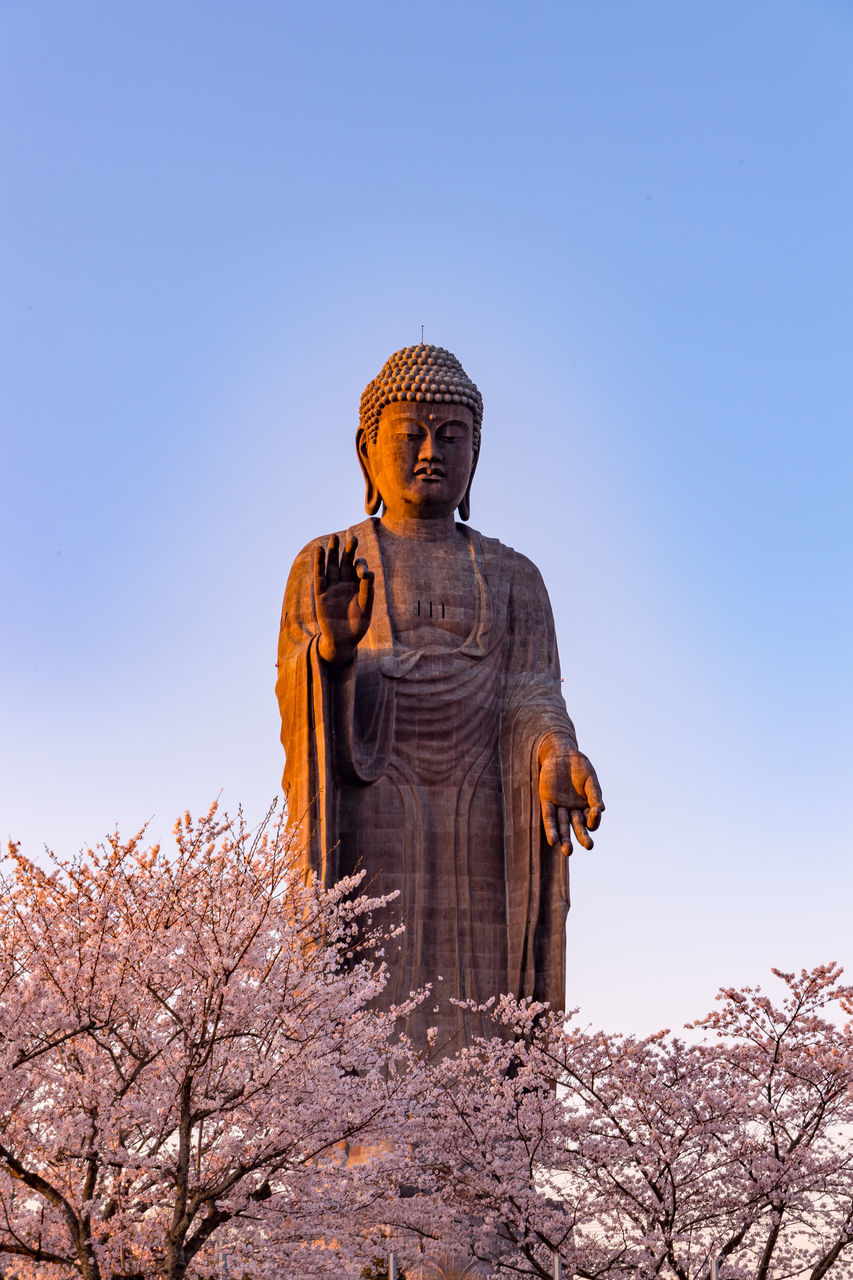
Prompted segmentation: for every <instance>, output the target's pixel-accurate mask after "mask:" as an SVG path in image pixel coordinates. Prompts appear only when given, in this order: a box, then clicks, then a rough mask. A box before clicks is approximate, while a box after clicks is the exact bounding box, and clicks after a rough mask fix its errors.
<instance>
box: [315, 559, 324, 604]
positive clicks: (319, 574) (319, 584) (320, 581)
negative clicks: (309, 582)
mask: <svg viewBox="0 0 853 1280" xmlns="http://www.w3.org/2000/svg"><path fill="white" fill-rule="evenodd" d="M325 590H326V552H325V550H324V548H323V547H317V548H316V549H315V551H314V595H315V596H321V595H322V594H323V592H324V591H325Z"/></svg>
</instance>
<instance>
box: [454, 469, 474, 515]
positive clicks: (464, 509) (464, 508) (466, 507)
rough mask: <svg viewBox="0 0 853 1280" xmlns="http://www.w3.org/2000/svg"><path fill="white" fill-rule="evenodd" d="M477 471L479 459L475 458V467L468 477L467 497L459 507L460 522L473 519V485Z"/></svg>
mask: <svg viewBox="0 0 853 1280" xmlns="http://www.w3.org/2000/svg"><path fill="white" fill-rule="evenodd" d="M476 470H477V458H476V457H475V458H474V465H473V466H472V468H471V474H470V476H469V477H468V488H467V489H466V490H465V497H464V498H463V499H462V501H461V502H460V503H459V507H458V511H459V519H460V520H470V519H471V485H472V483H473V481H474V472H475V471H476Z"/></svg>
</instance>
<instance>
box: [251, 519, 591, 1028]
mask: <svg viewBox="0 0 853 1280" xmlns="http://www.w3.org/2000/svg"><path fill="white" fill-rule="evenodd" d="M378 525H379V521H378V520H376V519H367V520H364V521H362V522H361V523H360V524H357V525H355V526H353V528H352V530H351V532H352V533H354V534H355V536H356V537H357V539H358V553H357V554H358V555H359V557H360V558H362V559H364V560H365V561H366V562H367V565H368V567H369V568H370V569H371V570H372V571H373V574H374V603H373V613H372V617H371V623H370V627H369V629H368V631H367V634H366V636H365V637H364V639H363V640H362V641H361V643H360V644H359V646H358V650H357V654H356V658H355V660H354V661H353V662H352V663H351V664H349V665H348V666H345V667H340V668H334V669H333V668H331V667H330V666H329V665H328V664H327V663H325V662H324V661H323V659H322V658H321V657H320V655H319V652H318V643H319V639H320V629H319V625H318V622H317V614H316V609H315V604H314V576H313V561H314V552H315V548H316V547H318V546H323V547H325V546H326V545H327V543H328V538H321V539H315V540H314V541H312V542H311V543H309V544H308V546H306V547H305V548H304V549H303V551H302V552H300V554H299V556H298V557H297V559H296V561H295V563H294V566H293V569H292V570H291V573H290V577H289V580H288V584H287V589H286V592H285V598H284V607H283V610H282V622H281V634H280V641H279V650H278V681H277V684H276V694H277V696H278V701H279V706H280V709H281V716H282V733H281V740H282V743H283V745H284V750H285V759H286V763H285V769H284V789H285V794H286V796H287V804H288V812H289V816H290V820H291V822H292V823H293V824H294V825H295V824H299V840H300V850H301V853H300V856H301V857H302V860H303V870H304V872H305V873H306V874H308V873H310V874H312V875H314V876H318V877H320V879H321V881H322V882H323V883H324V884H331V883H334V882H335V881H336V880H337V879H339V878H340V877H341V876H343V875H348V874H350V873H352V872H354V871H356V870H364V871H365V872H366V873H367V875H366V880H365V882H364V884H363V888H364V889H365V890H366V891H368V892H370V893H376V894H380V893H382V894H384V893H389V892H392V891H399V897H398V898H397V900H396V901H395V902H394V903H393V904H392V906H391V907H390V908H389V911H390V912H391V913H392V914H393V915H396V916H397V917H399V918H401V919H402V920H403V922H404V924H405V926H406V928H405V932H404V934H403V935H402V936H401V938H400V939H399V947H400V950H399V953H397V954H393V953H392V954H389V956H388V963H389V970H390V980H389V985H388V988H387V989H386V992H385V999H386V1001H387V1002H388V1003H397V1002H398V1001H401V1000H404V999H406V998H407V997H408V995H409V992H410V991H412V990H415V989H417V988H419V987H420V986H422V985H423V984H424V983H426V982H431V983H434V984H436V986H435V987H434V994H435V996H436V997H438V998H439V1001H440V1009H439V1011H438V1012H436V1011H434V1005H433V1001H432V1000H430V1001H428V1002H427V1004H426V1006H422V1008H421V1010H420V1011H419V1013H418V1014H417V1015H416V1016H415V1018H414V1019H412V1020H410V1022H409V1024H408V1026H407V1030H408V1031H409V1032H410V1033H411V1034H413V1035H414V1036H415V1038H417V1039H420V1038H422V1037H423V1036H424V1034H425V1032H426V1028H427V1027H428V1026H437V1027H438V1032H439V1037H440V1042H441V1043H442V1044H446V1045H447V1046H448V1048H449V1049H451V1050H453V1049H456V1048H458V1047H459V1045H460V1044H461V1043H464V1042H465V1041H466V1040H467V1039H468V1038H469V1037H470V1035H471V1034H472V1033H477V1032H479V1031H481V1030H482V1029H483V1024H482V1023H480V1022H479V1020H477V1019H473V1020H472V1019H470V1018H469V1017H468V1016H467V1015H465V1014H463V1013H462V1012H461V1011H460V1010H459V1009H458V1008H456V1007H454V1006H452V1005H450V1004H449V1002H448V1000H447V997H449V996H453V997H457V998H461V999H472V1000H476V1001H484V1000H486V999H488V998H489V997H490V996H497V995H500V994H502V993H504V992H510V993H512V994H514V995H516V996H531V997H533V998H534V999H537V1000H547V1001H549V1002H550V1004H551V1005H552V1006H553V1007H555V1008H563V1007H564V991H565V947H564V942H565V921H566V913H567V911H568V906H569V893H568V859H566V858H564V857H563V855H562V853H561V852H560V850H559V848H551V847H550V846H549V845H548V843H547V840H546V838H545V833H544V828H543V826H542V818H541V812H540V805H539V794H538V772H539V771H538V749H539V746H540V744H541V742H542V740H543V738H544V737H545V736H546V735H547V734H548V733H552V732H555V731H556V732H560V733H562V734H565V735H568V736H569V737H570V738H571V739H572V740H573V741H574V740H575V734H574V727H573V725H572V722H571V720H570V719H569V716H568V713H567V711H566V706H565V703H564V701H563V697H562V692H561V679H560V665H559V657H558V653H557V643H556V637H555V633H554V623H553V618H552V615H551V607H550V603H549V600H548V595H547V592H546V590H545V586H544V584H543V582H542V578H541V576H540V574H539V571H538V570H537V569H536V567H535V566H534V565H533V564H532V563H531V562H530V561H529V560H528V559H527V558H526V557H525V556H522V555H520V554H519V553H517V552H516V551H513V550H512V548H510V547H506V546H503V545H502V544H501V543H500V542H498V541H497V540H496V539H493V538H486V537H484V536H482V535H481V534H479V533H477V532H476V531H475V530H473V529H469V528H468V527H467V526H464V525H458V526H457V528H458V530H459V531H460V533H461V534H462V535H463V537H464V538H465V539H466V542H467V546H468V550H469V552H470V557H471V570H472V574H471V581H472V582H473V584H474V587H473V589H474V591H475V596H476V599H475V600H474V601H473V617H474V623H473V626H472V628H471V631H470V633H469V634H468V636H467V638H464V639H463V638H460V637H459V636H452V635H449V634H448V635H447V636H446V638H445V640H444V642H443V643H438V644H437V643H435V634H434V633H433V634H432V636H431V637H430V640H429V642H428V643H425V646H424V647H423V648H413V647H411V645H410V644H404V643H402V641H401V640H400V638H399V637H398V636H396V635H395V634H394V626H393V619H392V616H391V611H390V607H389V596H390V591H389V584H388V582H387V580H386V576H385V565H384V563H383V556H382V547H381V538H380V533H379V529H378ZM338 536H339V538H340V543H341V546H343V545H344V542H345V540H346V533H341V534H339V535H338ZM410 638H411V633H410Z"/></svg>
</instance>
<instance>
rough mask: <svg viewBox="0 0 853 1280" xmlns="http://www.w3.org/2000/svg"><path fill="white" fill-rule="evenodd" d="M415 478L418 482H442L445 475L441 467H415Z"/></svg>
mask: <svg viewBox="0 0 853 1280" xmlns="http://www.w3.org/2000/svg"><path fill="white" fill-rule="evenodd" d="M415 476H416V477H417V478H418V479H419V480H444V479H446V478H447V473H446V472H445V471H443V470H442V469H441V467H415Z"/></svg>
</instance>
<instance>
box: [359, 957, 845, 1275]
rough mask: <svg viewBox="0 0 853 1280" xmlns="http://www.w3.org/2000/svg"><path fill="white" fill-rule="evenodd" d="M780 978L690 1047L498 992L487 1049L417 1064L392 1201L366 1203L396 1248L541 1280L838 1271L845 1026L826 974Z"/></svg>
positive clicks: (832, 980) (730, 1005) (837, 978)
mask: <svg viewBox="0 0 853 1280" xmlns="http://www.w3.org/2000/svg"><path fill="white" fill-rule="evenodd" d="M774 972H776V971H774ZM777 978H778V979H779V980H780V981H781V984H782V986H783V998H782V999H781V1000H780V1001H777V1002H774V1001H772V1000H771V999H770V998H769V997H768V996H766V995H765V994H764V993H763V992H762V991H761V990H760V989H759V988H744V989H743V990H735V989H726V990H724V991H723V992H721V993H720V996H719V1001H720V1007H719V1008H718V1009H717V1010H716V1011H715V1012H714V1013H712V1014H709V1015H708V1017H707V1018H704V1019H702V1020H701V1021H700V1022H699V1023H697V1024H694V1034H693V1038H689V1039H684V1038H679V1037H673V1036H671V1035H669V1034H668V1033H663V1032H662V1033H659V1034H656V1035H653V1036H649V1037H646V1038H644V1039H640V1038H635V1037H630V1036H620V1035H610V1034H605V1033H601V1032H590V1031H588V1030H585V1029H582V1028H580V1027H579V1026H578V1025H577V1021H576V1019H571V1020H569V1021H566V1019H565V1018H564V1017H563V1016H562V1015H556V1014H554V1013H552V1012H549V1011H548V1010H547V1009H546V1008H544V1007H543V1006H540V1005H535V1004H532V1003H523V1002H522V1003H519V1002H515V1001H512V1000H509V999H503V1000H502V1001H500V1002H497V1003H496V1004H495V1005H494V1006H493V1007H492V1010H491V1012H492V1017H493V1019H494V1023H495V1031H496V1033H497V1034H496V1035H495V1036H494V1037H493V1038H491V1039H486V1038H481V1039H478V1040H475V1041H474V1042H473V1044H472V1045H471V1047H470V1048H468V1049H466V1050H464V1051H463V1052H462V1053H460V1054H458V1055H456V1056H455V1057H453V1058H448V1057H445V1058H441V1059H438V1060H436V1061H431V1060H430V1059H429V1057H428V1056H427V1055H422V1056H421V1058H420V1059H419V1060H418V1061H417V1062H415V1063H414V1064H413V1066H412V1068H411V1071H412V1079H410V1082H409V1091H408V1093H407V1095H406V1100H407V1105H408V1106H409V1108H410V1110H409V1117H408V1120H409V1126H410V1127H409V1142H410V1144H411V1145H410V1146H409V1148H408V1155H407V1158H403V1159H400V1163H399V1167H398V1168H397V1169H396V1170H395V1171H394V1173H393V1177H395V1178H396V1179H397V1181H398V1184H399V1187H400V1188H402V1189H404V1190H405V1192H406V1193H405V1194H403V1195H401V1196H399V1198H398V1201H397V1204H396V1207H394V1206H393V1203H392V1201H391V1199H390V1198H389V1197H387V1196H386V1198H385V1202H384V1204H377V1205H376V1212H377V1213H380V1212H385V1213H386V1214H389V1216H390V1224H391V1226H392V1228H393V1230H394V1231H396V1233H397V1239H398V1241H399V1242H400V1243H399V1244H398V1248H399V1249H400V1250H401V1255H402V1256H403V1257H408V1258H410V1259H415V1258H416V1257H417V1255H418V1253H420V1252H426V1253H429V1252H430V1251H431V1250H434V1249H436V1248H441V1247H447V1245H448V1242H453V1243H452V1247H453V1248H455V1249H456V1250H457V1251H458V1252H459V1253H460V1254H462V1255H465V1254H467V1255H468V1256H474V1257H477V1258H480V1259H482V1260H483V1261H484V1262H488V1263H489V1264H490V1265H491V1269H492V1272H493V1274H496V1275H519V1276H522V1275H533V1276H541V1277H551V1276H553V1274H554V1271H553V1267H554V1262H553V1259H554V1256H555V1255H559V1256H560V1257H561V1258H562V1259H563V1261H564V1264H565V1267H566V1270H567V1272H568V1273H571V1272H574V1273H575V1274H577V1275H580V1276H583V1277H585V1278H586V1280H598V1277H605V1276H614V1277H615V1276H623V1275H624V1276H636V1277H643V1278H645V1277H658V1276H661V1277H668V1278H669V1277H673V1278H676V1280H702V1278H703V1277H707V1276H708V1274H709V1271H710V1265H711V1262H712V1261H713V1260H715V1259H721V1260H722V1264H723V1268H724V1270H723V1274H724V1275H725V1274H729V1275H735V1276H738V1277H746V1276H749V1277H755V1280H770V1278H772V1280H781V1277H788V1276H795V1275H801V1276H803V1277H808V1278H809V1280H822V1278H823V1277H824V1276H825V1275H826V1274H827V1273H828V1272H829V1271H830V1270H833V1274H834V1275H837V1276H839V1277H840V1276H844V1275H849V1274H850V1273H851V1270H852V1269H853V1268H851V1254H853V1250H851V1248H850V1245H851V1240H853V1095H852V1094H851V1088H853V1033H851V1027H850V1025H849V1024H848V1025H847V1026H842V1025H840V1022H839V1016H833V1013H834V1014H835V1015H841V1014H842V1013H844V1012H846V1013H847V1014H849V1013H851V1012H852V1011H853V1009H851V990H850V988H847V987H844V986H843V985H842V984H841V974H840V970H838V968H837V967H836V966H834V965H826V966H821V967H819V968H817V969H815V970H812V971H810V972H805V971H804V972H802V973H800V974H799V975H795V974H790V973H779V972H777ZM697 1031H705V1032H707V1031H711V1032H712V1033H713V1035H712V1038H711V1039H710V1040H707V1039H706V1040H701V1041H700V1040H697V1039H696V1038H695V1036H696V1033H697ZM415 1077H416V1078H417V1085H416V1086H415V1083H414V1079H415ZM401 1131H402V1125H401ZM390 1159H393V1156H392V1157H390ZM386 1173H390V1165H387V1166H386ZM406 1183H409V1184H410V1185H409V1187H408V1188H407V1189H406V1188H405V1184H406ZM442 1242H443V1243H442Z"/></svg>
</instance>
